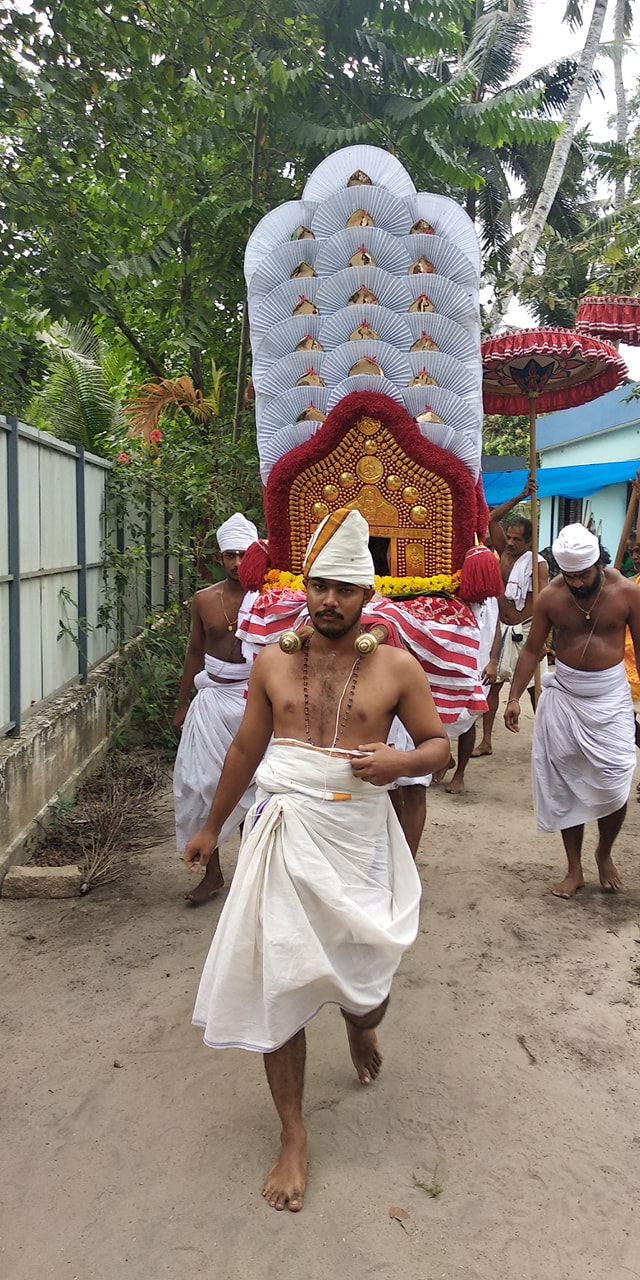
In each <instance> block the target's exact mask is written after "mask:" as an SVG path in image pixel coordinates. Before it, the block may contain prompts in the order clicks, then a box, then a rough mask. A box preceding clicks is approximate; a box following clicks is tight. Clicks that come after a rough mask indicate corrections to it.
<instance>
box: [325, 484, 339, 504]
mask: <svg viewBox="0 0 640 1280" xmlns="http://www.w3.org/2000/svg"><path fill="white" fill-rule="evenodd" d="M339 493H340V490H339V488H338V486H337V484H326V485H325V486H324V489H323V490H322V496H323V498H326V499H327V502H335V500H336V498H337V497H338V494H339Z"/></svg>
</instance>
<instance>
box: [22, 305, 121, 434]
mask: <svg viewBox="0 0 640 1280" xmlns="http://www.w3.org/2000/svg"><path fill="white" fill-rule="evenodd" d="M39 337H40V340H41V341H42V342H43V343H44V344H45V346H46V347H47V348H48V350H49V357H50V365H49V371H48V373H47V375H46V377H45V379H44V382H43V385H42V388H41V390H40V391H39V392H38V394H37V395H36V396H35V397H34V399H33V400H32V402H31V405H30V406H29V410H28V416H29V421H30V422H31V423H33V425H34V426H36V427H40V428H41V429H44V430H45V431H49V432H51V434H52V435H54V436H57V437H58V439H60V440H68V441H69V443H70V444H75V445H82V446H83V447H84V448H85V449H89V450H91V452H92V453H97V454H104V453H105V452H107V451H108V440H109V438H110V436H112V435H113V433H114V432H115V431H117V430H118V427H119V426H121V425H122V414H121V409H120V403H119V399H118V397H117V394H115V392H114V389H113V388H114V380H115V382H116V383H117V381H118V373H119V370H118V365H117V358H116V355H115V352H109V351H108V349H107V348H106V347H105V345H104V343H100V342H99V341H98V339H97V337H96V335H95V334H94V332H93V331H92V329H90V328H89V326H88V325H86V324H77V325H70V324H68V323H67V322H66V321H63V323H62V324H54V325H52V326H51V328H50V329H46V330H43V331H42V332H41V333H40V334H39ZM120 373H121V370H120Z"/></svg>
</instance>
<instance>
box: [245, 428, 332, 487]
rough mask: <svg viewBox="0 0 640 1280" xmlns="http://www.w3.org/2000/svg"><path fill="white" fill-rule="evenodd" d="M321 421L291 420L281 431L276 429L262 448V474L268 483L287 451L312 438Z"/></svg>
mask: <svg viewBox="0 0 640 1280" xmlns="http://www.w3.org/2000/svg"><path fill="white" fill-rule="evenodd" d="M321 426H322V423H321V422H313V421H311V422H291V423H288V424H287V426H286V427H281V428H280V430H279V431H274V432H273V433H272V434H271V435H270V436H269V439H268V440H266V441H265V443H264V444H263V446H262V448H261V449H260V476H261V478H262V483H263V484H266V483H267V480H268V479H269V475H270V474H271V470H272V468H273V467H274V466H275V464H276V462H278V461H279V459H280V458H283V457H284V455H285V453H289V452H290V450H291V449H295V448H297V446H298V445H299V444H304V443H305V441H307V440H311V438H312V436H315V434H316V432H317V431H319V430H320V427H321Z"/></svg>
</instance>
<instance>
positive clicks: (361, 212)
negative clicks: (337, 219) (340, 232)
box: [345, 209, 375, 227]
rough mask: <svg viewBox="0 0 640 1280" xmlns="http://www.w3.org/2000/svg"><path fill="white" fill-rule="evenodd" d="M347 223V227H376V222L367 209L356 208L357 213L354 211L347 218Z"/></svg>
mask: <svg viewBox="0 0 640 1280" xmlns="http://www.w3.org/2000/svg"><path fill="white" fill-rule="evenodd" d="M345 225H346V226H347V227H375V222H374V221H373V218H372V217H371V214H370V213H367V211H366V209H356V211H355V213H352V214H351V217H350V218H347V221H346V224H345Z"/></svg>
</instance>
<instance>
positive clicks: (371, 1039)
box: [345, 1018, 382, 1084]
mask: <svg viewBox="0 0 640 1280" xmlns="http://www.w3.org/2000/svg"><path fill="white" fill-rule="evenodd" d="M345 1026H346V1028H347V1036H348V1037H349V1049H350V1050H351V1060H352V1062H353V1065H354V1067H355V1069H356V1071H357V1073H358V1080H359V1081H360V1084H372V1083H373V1081H374V1080H375V1079H376V1076H379V1074H380V1068H381V1066H382V1054H381V1053H380V1045H379V1044H378V1037H377V1035H376V1033H375V1031H364V1030H363V1029H362V1027H354V1026H353V1024H352V1023H351V1022H347V1020H346V1018H345Z"/></svg>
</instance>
